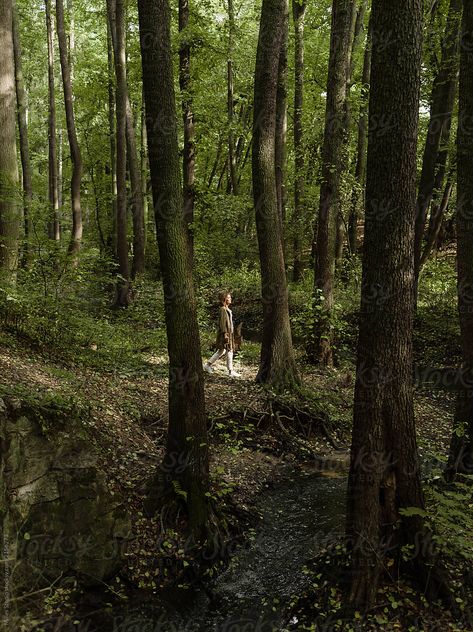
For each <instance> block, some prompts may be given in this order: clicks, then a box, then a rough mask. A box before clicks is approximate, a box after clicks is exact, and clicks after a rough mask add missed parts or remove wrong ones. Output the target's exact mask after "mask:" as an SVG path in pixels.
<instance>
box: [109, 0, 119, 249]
mask: <svg viewBox="0 0 473 632" xmlns="http://www.w3.org/2000/svg"><path fill="white" fill-rule="evenodd" d="M107 13H108V8H107ZM113 60H114V54H113V43H112V35H111V27H110V19H109V17H108V15H107V64H108V65H107V68H108V82H107V87H108V133H109V137H110V193H111V202H112V217H111V221H110V226H109V228H110V230H109V233H108V239H107V247H108V250H109V252H110V253H111V254H112V256H113V257H115V258H116V256H117V238H116V236H117V226H116V220H117V160H116V150H117V149H116V132H115V80H114V73H115V71H114V61H113Z"/></svg>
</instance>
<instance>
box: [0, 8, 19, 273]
mask: <svg viewBox="0 0 473 632" xmlns="http://www.w3.org/2000/svg"><path fill="white" fill-rule="evenodd" d="M12 25H13V21H12V5H11V0H3V1H2V2H1V3H0V51H1V54H0V278H1V279H2V280H3V281H6V282H8V283H13V282H14V281H15V278H16V270H17V267H18V235H19V227H20V212H19V205H18V200H17V195H18V194H17V187H18V166H17V154H16V129H15V117H16V99H15V63H14V54H13V36H12Z"/></svg>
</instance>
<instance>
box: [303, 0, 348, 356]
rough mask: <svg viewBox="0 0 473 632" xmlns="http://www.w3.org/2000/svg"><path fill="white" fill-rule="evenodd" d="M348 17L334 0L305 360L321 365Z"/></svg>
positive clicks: (344, 1) (340, 160) (328, 352)
mask: <svg viewBox="0 0 473 632" xmlns="http://www.w3.org/2000/svg"><path fill="white" fill-rule="evenodd" d="M352 15H353V0H333V3H332V31H331V36H330V57H329V67H328V80H327V105H326V111H325V131H324V143H323V149H322V178H321V184H320V202H319V214H318V223H317V243H316V253H315V255H316V256H315V279H314V305H315V314H314V317H315V318H314V320H315V326H314V344H313V348H309V349H308V351H309V357H310V359H311V360H312V361H315V362H319V363H320V364H322V365H325V366H330V365H332V364H333V357H332V345H331V338H332V335H331V322H330V321H331V312H332V308H333V278H334V272H335V243H336V234H337V221H338V217H339V213H340V212H341V209H340V200H341V190H340V175H341V173H342V171H343V165H344V148H345V137H346V129H345V123H346V111H345V107H346V96H347V95H346V88H347V72H348V63H349V55H350V46H351V38H350V35H351V33H352V31H351V26H352Z"/></svg>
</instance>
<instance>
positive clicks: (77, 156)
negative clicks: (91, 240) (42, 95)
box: [56, 0, 82, 257]
mask: <svg viewBox="0 0 473 632" xmlns="http://www.w3.org/2000/svg"><path fill="white" fill-rule="evenodd" d="M56 22H57V38H58V43H59V59H60V62H61V73H62V87H63V92H64V107H65V110H66V125H67V137H68V140H69V148H70V151H71V159H72V176H71V206H72V232H71V240H70V242H69V248H68V251H69V254H71V255H72V256H73V257H76V256H77V254H78V252H79V250H80V247H81V241H82V208H81V201H80V193H81V191H80V190H81V182H82V156H81V152H80V147H79V141H78V139H77V132H76V122H75V116H74V98H73V95H72V82H71V70H70V65H69V53H68V48H67V37H66V29H65V25H64V2H63V0H56Z"/></svg>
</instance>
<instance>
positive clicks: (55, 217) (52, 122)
mask: <svg viewBox="0 0 473 632" xmlns="http://www.w3.org/2000/svg"><path fill="white" fill-rule="evenodd" d="M45 12H46V35H47V40H48V148H49V153H48V174H49V175H48V191H49V204H50V207H51V219H50V221H49V227H48V234H49V237H50V238H51V239H54V240H55V241H59V239H60V238H61V232H60V222H59V187H58V163H57V138H56V96H55V89H56V88H55V77H54V23H53V20H52V16H51V0H45Z"/></svg>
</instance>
